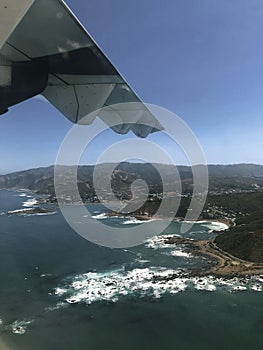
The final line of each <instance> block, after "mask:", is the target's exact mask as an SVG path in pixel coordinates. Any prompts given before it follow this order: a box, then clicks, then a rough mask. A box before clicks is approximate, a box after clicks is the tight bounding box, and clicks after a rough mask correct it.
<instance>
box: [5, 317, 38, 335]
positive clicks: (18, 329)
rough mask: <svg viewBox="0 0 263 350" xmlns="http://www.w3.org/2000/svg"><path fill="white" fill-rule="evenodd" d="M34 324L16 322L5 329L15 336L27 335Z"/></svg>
mask: <svg viewBox="0 0 263 350" xmlns="http://www.w3.org/2000/svg"><path fill="white" fill-rule="evenodd" d="M32 322H34V321H33V320H22V321H19V320H16V321H14V322H13V323H12V324H10V325H7V326H6V327H5V329H6V330H9V331H11V332H12V333H13V334H19V335H23V334H25V333H26V331H27V329H28V327H29V325H30V324H32Z"/></svg>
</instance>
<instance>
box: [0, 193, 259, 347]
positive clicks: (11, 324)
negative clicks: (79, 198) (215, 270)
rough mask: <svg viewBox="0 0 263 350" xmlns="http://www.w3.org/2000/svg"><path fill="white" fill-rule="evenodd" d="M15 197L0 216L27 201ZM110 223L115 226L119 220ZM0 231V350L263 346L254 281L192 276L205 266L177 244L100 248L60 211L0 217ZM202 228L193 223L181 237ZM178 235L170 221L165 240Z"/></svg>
mask: <svg viewBox="0 0 263 350" xmlns="http://www.w3.org/2000/svg"><path fill="white" fill-rule="evenodd" d="M21 195H22V192H12V191H0V212H4V211H7V210H18V209H21V208H23V203H24V202H29V201H32V199H34V198H35V194H34V193H25V194H24V195H23V196H21ZM30 196H31V197H30ZM89 209H90V210H91V211H92V212H94V215H95V216H96V215H99V214H100V213H101V212H102V211H103V208H102V207H101V206H100V205H92V206H90V207H89ZM101 220H106V221H107V220H112V219H109V218H106V217H105V218H104V219H101ZM115 220H119V221H117V222H115V224H117V225H119V226H120V227H121V225H124V221H125V220H127V219H116V218H115ZM0 225H1V226H0V262H1V263H0V281H1V287H0V319H1V321H0V339H1V340H0V349H1V350H2V349H3V350H6V349H7V350H16V349H19V350H20V349H22V350H24V349H25V350H31V349H32V350H33V349H34V350H36V349H39V350H47V349H51V350H53V349H54V350H55V349H56V350H57V349H58V350H60V349H68V350H73V349H74V350H75V349H77V350H78V349H81V350H82V349H89V350H104V349H110V350H111V349H114V350H115V349H121V350H125V349H127V350H130V349H143V350H148V349H149V350H150V349H153V350H155V349H156V350H157V349H158V350H159V349H179V350H184V349H186V350H188V349H195V350H196V349H205V350H206V349H211V348H212V349H220V350H221V349H231V350H233V349H247V348H250V349H262V347H263V302H262V301H263V299H262V292H261V291H260V290H261V289H262V284H263V279H262V280H261V279H260V278H259V279H258V278H257V279H256V278H250V279H246V280H243V281H242V280H237V279H232V280H227V281H226V280H225V281H224V280H216V279H214V278H213V277H211V278H207V279H199V278H191V277H189V276H188V275H187V272H188V271H189V268H192V267H201V266H204V265H205V264H206V263H207V261H206V260H205V259H203V258H201V257H194V256H192V255H189V254H188V253H187V252H186V251H185V249H184V247H183V246H179V247H178V246H177V247H175V246H169V247H167V246H165V245H164V244H163V241H162V239H161V237H155V238H154V239H152V240H149V241H148V242H146V243H145V244H144V245H142V246H140V247H135V248H129V249H109V248H105V247H99V246H96V245H94V244H92V243H90V242H88V241H86V240H84V239H83V238H81V237H80V236H78V235H77V234H76V233H75V232H73V231H72V230H71V229H70V228H69V227H68V225H67V223H66V222H65V221H64V219H63V217H62V216H61V214H60V213H59V212H57V213H56V214H54V215H47V216H20V215H12V216H6V215H2V216H0ZM210 230H211V226H210V227H209V225H206V224H196V225H195V226H194V228H193V230H192V232H191V233H189V234H188V237H190V238H193V239H202V238H207V237H211V235H212V234H211V232H210ZM178 232H179V223H173V224H172V225H171V226H170V227H169V228H168V229H167V230H166V232H165V233H166V234H169V233H178ZM182 270H183V272H182Z"/></svg>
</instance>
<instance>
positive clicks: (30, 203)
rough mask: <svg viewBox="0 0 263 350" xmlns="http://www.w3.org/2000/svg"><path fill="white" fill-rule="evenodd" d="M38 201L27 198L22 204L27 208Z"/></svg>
mask: <svg viewBox="0 0 263 350" xmlns="http://www.w3.org/2000/svg"><path fill="white" fill-rule="evenodd" d="M37 203H38V201H37V199H36V198H29V199H28V200H27V201H26V202H23V204H22V206H23V207H26V208H29V207H32V206H34V205H37Z"/></svg>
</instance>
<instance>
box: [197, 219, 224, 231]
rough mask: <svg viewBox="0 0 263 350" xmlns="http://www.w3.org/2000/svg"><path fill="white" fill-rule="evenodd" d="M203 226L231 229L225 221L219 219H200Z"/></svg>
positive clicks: (216, 229) (211, 228)
mask: <svg viewBox="0 0 263 350" xmlns="http://www.w3.org/2000/svg"><path fill="white" fill-rule="evenodd" d="M198 223H199V224H202V226H205V227H208V228H209V229H210V230H211V231H216V232H221V231H225V230H228V229H229V226H228V225H227V224H225V223H223V222H218V221H211V222H209V221H198Z"/></svg>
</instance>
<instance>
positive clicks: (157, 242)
mask: <svg viewBox="0 0 263 350" xmlns="http://www.w3.org/2000/svg"><path fill="white" fill-rule="evenodd" d="M173 237H181V236H180V235H175V234H172V235H160V236H153V237H151V238H148V239H147V240H146V241H145V247H146V248H151V249H164V248H170V249H171V247H172V246H173V245H172V244H167V243H165V242H166V241H167V239H169V238H173Z"/></svg>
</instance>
